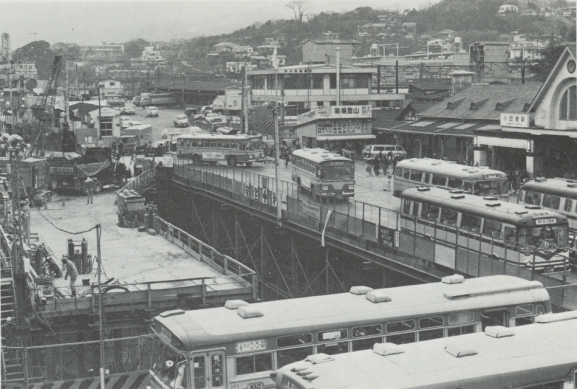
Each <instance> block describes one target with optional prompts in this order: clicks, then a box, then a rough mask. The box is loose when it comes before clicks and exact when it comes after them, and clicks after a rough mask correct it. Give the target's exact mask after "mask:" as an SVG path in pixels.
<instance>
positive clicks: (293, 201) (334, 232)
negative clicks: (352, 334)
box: [172, 159, 568, 287]
mask: <svg viewBox="0 0 577 389" xmlns="http://www.w3.org/2000/svg"><path fill="white" fill-rule="evenodd" d="M173 169H174V174H173V176H172V180H174V181H176V182H177V183H181V184H183V185H185V186H191V187H196V188H199V189H202V190H205V191H207V192H210V193H211V194H212V195H215V196H220V197H224V198H227V199H230V200H232V201H235V202H238V203H242V204H244V205H246V206H247V207H250V208H252V209H254V210H257V211H261V212H264V213H266V214H268V215H270V216H273V217H274V216H275V215H276V201H277V199H276V198H275V188H276V186H275V185H276V183H275V180H274V178H272V177H269V176H265V175H261V174H257V173H254V172H252V171H248V170H245V169H224V168H222V167H218V166H216V167H207V166H197V165H193V164H192V163H191V162H189V161H188V160H184V159H177V160H176V161H175V165H174V168H173ZM279 196H280V199H279V200H278V201H281V205H282V217H283V220H285V221H288V222H292V223H295V224H296V225H298V226H300V227H304V228H306V229H309V230H312V231H315V232H318V233H321V232H322V229H323V227H324V225H325V221H326V220H327V215H329V216H328V221H327V228H326V231H325V234H326V236H327V237H331V238H334V241H335V242H338V243H339V244H340V243H345V244H349V245H352V246H356V247H357V248H359V249H360V250H366V251H369V252H371V253H374V254H377V255H379V256H381V257H386V259H387V260H389V261H392V262H396V263H398V264H400V265H402V266H404V267H411V268H413V269H416V270H419V271H421V272H423V273H427V274H430V275H433V276H436V277H441V276H443V275H445V274H446V273H447V267H448V268H452V269H453V270H454V271H458V272H460V273H462V274H468V275H471V276H475V277H477V276H484V275H492V274H510V275H515V276H518V277H522V278H526V279H535V280H539V281H541V282H542V283H543V284H544V285H545V286H547V287H552V286H559V285H563V284H564V283H565V282H564V279H565V276H564V275H563V276H559V275H558V274H553V273H544V272H539V271H538V270H539V266H527V265H526V264H525V263H524V261H517V263H515V262H510V261H506V263H505V266H504V262H503V260H502V259H500V258H492V257H491V256H490V253H489V254H488V255H469V251H470V250H468V249H465V250H464V251H463V250H461V251H460V252H459V258H458V260H455V261H454V262H455V263H453V264H445V263H443V257H444V256H443V255H440V254H439V253H436V252H435V247H434V246H433V247H432V250H429V249H426V250H423V249H422V247H419V245H417V244H416V243H415V244H413V245H412V246H411V245H408V243H407V239H404V240H403V237H401V236H400V235H402V232H401V231H400V228H399V226H400V221H399V211H398V210H397V209H388V208H385V207H379V206H376V205H372V204H367V203H364V202H361V201H358V200H355V199H349V200H347V201H332V200H331V201H328V200H327V201H316V200H314V199H313V198H312V196H310V195H308V194H303V193H301V190H300V188H299V187H298V186H297V185H296V184H295V183H293V182H288V181H280V185H279ZM329 213H330V214H329ZM420 238H423V239H420ZM420 238H419V239H420V240H419V242H421V241H423V242H425V239H424V238H425V237H424V236H423V237H420ZM419 242H417V243H419ZM434 243H443V242H442V240H441V239H439V238H438V237H437V238H436V239H435V242H434ZM445 243H447V244H449V243H452V245H453V246H452V247H453V248H452V250H453V251H455V250H457V249H460V248H461V247H455V242H451V241H449V240H448V241H447V242H445ZM421 246H423V245H421ZM425 246H426V247H428V246H427V245H424V246H423V247H425ZM429 246H430V245H429ZM415 247H416V248H417V251H416V252H415V250H414V248H415ZM424 251H427V252H424ZM457 251H459V250H457ZM463 252H465V254H466V255H465V254H463ZM519 263H523V265H522V266H519ZM437 265H438V266H437ZM558 265H563V267H564V268H568V267H567V266H565V265H564V262H559V264H558Z"/></svg>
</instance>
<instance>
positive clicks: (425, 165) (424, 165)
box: [397, 158, 507, 180]
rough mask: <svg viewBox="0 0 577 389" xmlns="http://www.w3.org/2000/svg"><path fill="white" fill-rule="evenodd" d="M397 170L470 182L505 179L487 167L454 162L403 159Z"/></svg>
mask: <svg viewBox="0 0 577 389" xmlns="http://www.w3.org/2000/svg"><path fill="white" fill-rule="evenodd" d="M397 168H405V169H418V170H420V171H423V172H426V173H433V174H435V173H437V174H443V175H447V176H451V177H456V178H460V179H470V180H486V179H490V178H491V179H494V178H507V175H506V174H505V173H503V172H502V171H499V170H493V169H489V168H487V167H477V166H475V167H473V166H466V165H459V164H457V163H455V162H451V161H443V160H441V159H431V158H411V159H404V160H402V161H400V162H399V163H397Z"/></svg>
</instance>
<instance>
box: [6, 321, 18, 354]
mask: <svg viewBox="0 0 577 389" xmlns="http://www.w3.org/2000/svg"><path fill="white" fill-rule="evenodd" d="M16 329H17V328H16V324H14V320H13V319H12V317H8V318H6V323H4V324H2V345H4V346H8V347H10V346H15V345H16V344H15V343H16Z"/></svg>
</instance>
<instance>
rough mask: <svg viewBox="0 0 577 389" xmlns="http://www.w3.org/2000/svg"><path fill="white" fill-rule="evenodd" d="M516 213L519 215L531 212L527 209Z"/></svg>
mask: <svg viewBox="0 0 577 389" xmlns="http://www.w3.org/2000/svg"><path fill="white" fill-rule="evenodd" d="M515 213H516V214H517V215H524V214H526V213H529V212H527V211H515Z"/></svg>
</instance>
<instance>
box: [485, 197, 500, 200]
mask: <svg viewBox="0 0 577 389" xmlns="http://www.w3.org/2000/svg"><path fill="white" fill-rule="evenodd" d="M483 200H487V201H497V200H499V199H498V198H496V197H495V196H485V197H483Z"/></svg>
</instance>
